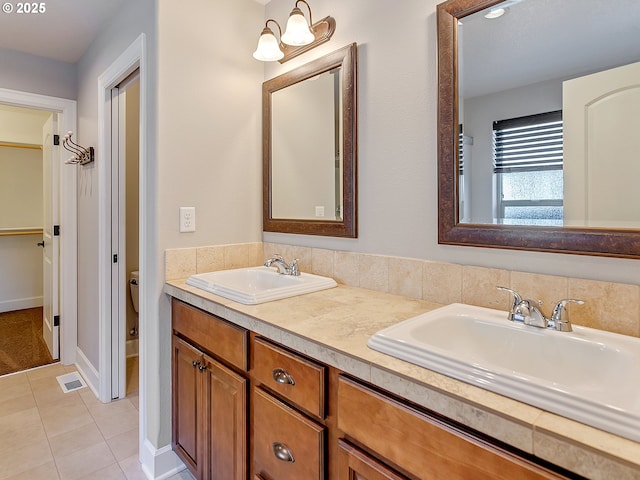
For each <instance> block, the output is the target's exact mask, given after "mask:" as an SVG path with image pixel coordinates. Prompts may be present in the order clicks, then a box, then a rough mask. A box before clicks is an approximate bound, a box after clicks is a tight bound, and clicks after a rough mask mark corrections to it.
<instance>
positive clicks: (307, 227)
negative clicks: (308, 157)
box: [262, 43, 358, 238]
mask: <svg viewBox="0 0 640 480" xmlns="http://www.w3.org/2000/svg"><path fill="white" fill-rule="evenodd" d="M337 67H341V68H342V72H341V75H342V85H341V88H342V181H343V193H342V220H341V221H339V220H313V219H310V220H303V219H300V220H298V219H282V218H273V217H272V215H271V210H272V208H271V207H272V191H271V179H272V171H271V161H272V158H271V154H272V152H271V108H272V106H271V94H272V93H273V92H276V91H278V90H281V89H283V88H286V87H288V86H290V85H293V84H296V83H298V82H301V81H303V80H306V79H308V78H311V77H315V76H316V75H319V74H321V73H323V72H326V71H329V70H332V69H334V68H337ZM356 79H357V45H356V44H355V43H352V44H351V45H348V46H346V47H344V48H341V49H340V50H337V51H335V52H333V53H329V54H327V55H325V56H323V57H321V58H318V59H317V60H313V61H311V62H309V63H307V64H305V65H302V66H300V67H298V68H295V69H293V70H291V71H290V72H287V73H284V74H282V75H280V76H278V77H275V78H273V79H271V80H268V81H266V82H264V83H263V84H262V178H263V179H262V190H263V208H262V212H263V213H262V229H263V231H265V232H281V233H297V234H302V235H325V236H332V237H349V238H355V237H357V236H358V228H357V210H358V208H357V168H356V167H357V157H358V155H357V146H358V139H357V90H356Z"/></svg>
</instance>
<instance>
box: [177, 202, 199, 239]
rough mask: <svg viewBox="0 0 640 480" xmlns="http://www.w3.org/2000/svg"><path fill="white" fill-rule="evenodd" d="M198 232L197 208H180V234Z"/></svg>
mask: <svg viewBox="0 0 640 480" xmlns="http://www.w3.org/2000/svg"><path fill="white" fill-rule="evenodd" d="M195 231H196V207H180V233H184V232H195Z"/></svg>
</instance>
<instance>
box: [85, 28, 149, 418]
mask: <svg viewBox="0 0 640 480" xmlns="http://www.w3.org/2000/svg"><path fill="white" fill-rule="evenodd" d="M144 53H145V35H144V34H141V35H140V36H139V37H138V38H137V39H136V40H135V41H134V42H133V43H132V44H131V45H129V47H128V48H127V49H126V50H125V51H124V52H123V53H122V54H120V56H119V57H118V58H117V59H116V60H115V61H114V62H113V63H112V64H111V65H110V66H109V67H108V68H107V70H105V71H104V72H103V73H102V74H101V75H100V77H99V78H98V98H99V101H98V147H97V157H98V158H100V159H102V161H101V162H100V163H99V164H98V188H99V190H100V192H101V195H100V196H99V205H98V225H99V232H98V239H99V240H98V242H99V245H98V311H99V331H100V340H99V349H100V352H99V368H98V373H99V382H98V383H99V391H98V397H99V399H100V401H102V402H110V401H111V400H112V399H113V396H112V385H113V380H114V373H115V375H117V376H118V377H122V376H124V375H125V371H123V369H125V368H126V364H125V363H124V362H120V361H118V360H117V357H119V356H122V355H125V356H126V353H125V352H124V351H118V348H117V347H116V348H114V344H113V343H112V338H111V332H112V322H113V319H114V318H116V319H118V317H119V315H118V312H117V311H116V312H114V311H113V305H112V291H113V289H115V288H118V287H120V286H123V285H124V281H125V280H126V279H124V278H120V279H119V281H118V282H116V283H119V284H120V285H113V283H114V280H113V278H112V268H113V262H112V258H113V257H112V255H113V254H114V253H118V252H113V251H112V216H111V208H112V204H113V203H112V202H113V195H112V191H111V177H112V160H113V158H117V156H118V152H117V151H114V150H115V149H116V148H117V142H114V141H113V138H112V125H113V123H112V109H111V102H112V90H113V89H114V88H116V87H117V86H118V85H119V84H120V83H121V82H122V81H124V80H125V79H126V78H127V77H129V75H131V74H132V73H133V72H135V71H136V70H139V72H140V73H139V75H140V124H139V128H140V147H139V148H140V188H139V192H140V193H139V195H140V206H139V208H140V210H139V211H140V223H139V229H140V240H139V242H140V243H139V246H138V248H139V251H140V264H139V272H140V290H139V293H140V297H139V306H138V307H139V308H138V310H139V312H138V328H139V330H138V331H139V335H138V342H139V351H140V372H141V374H140V380H139V383H140V390H141V392H142V391H143V390H144V375H143V373H142V372H143V371H144V369H143V364H144V357H143V353H144V341H143V339H144V337H143V332H144V328H143V325H144V323H145V318H146V312H147V302H146V299H145V293H144V292H145V291H146V290H147V289H146V288H145V285H146V282H147V280H146V275H145V272H146V268H145V265H146V264H148V260H147V255H146V251H147V248H146V240H147V238H148V237H149V234H148V233H147V232H148V231H149V228H146V225H147V221H145V217H144V215H143V214H142V212H144V211H146V198H147V190H148V189H147V180H146V178H147V176H146V175H145V172H146V171H147V168H148V166H147V132H146V130H147V127H146V125H147V114H146V112H147V91H146V83H147V82H146V76H147V68H146V59H145V54H144ZM114 145H115V146H114ZM123 258H124V256H123ZM118 262H120V259H118ZM120 276H122V275H120ZM118 328H119V330H121V331H125V330H126V324H125V325H118ZM123 342H124V340H123ZM114 361H115V363H116V364H118V365H120V368H119V369H118V370H117V371H116V372H113V370H112V367H113V364H114ZM119 383H121V382H119ZM119 395H122V396H124V392H120V393H119ZM141 423H142V422H141ZM141 430H142V425H141Z"/></svg>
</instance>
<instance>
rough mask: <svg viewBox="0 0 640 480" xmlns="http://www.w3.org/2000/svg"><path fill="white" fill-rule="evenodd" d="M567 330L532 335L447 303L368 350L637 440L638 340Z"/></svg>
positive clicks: (488, 313) (374, 340)
mask: <svg viewBox="0 0 640 480" xmlns="http://www.w3.org/2000/svg"><path fill="white" fill-rule="evenodd" d="M573 328H574V331H573V332H556V331H551V330H545V329H539V328H536V327H531V326H527V325H522V324H518V323H514V322H510V321H509V320H507V313H506V312H504V311H500V310H493V309H487V308H482V307H475V306H471V305H464V304H452V305H448V306H446V307H442V308H438V309H436V310H432V311H430V312H427V313H425V314H423V315H419V316H417V317H413V318H410V319H408V320H406V321H404V322H400V323H398V324H396V325H393V326H391V327H388V328H386V329H383V330H381V331H379V332H377V333H376V334H375V335H373V336H372V337H371V338H370V339H369V342H368V344H369V347H370V348H372V349H374V350H378V351H380V352H383V353H386V354H388V355H391V356H394V357H396V358H400V359H402V360H406V361H408V362H411V363H414V364H416V365H419V366H422V367H425V368H428V369H430V370H434V371H436V372H439V373H442V374H444V375H447V376H450V377H452V378H456V379H458V380H461V381H464V382H466V383H470V384H472V385H476V386H479V387H481V388H484V389H486V390H489V391H492V392H495V393H499V394H502V395H505V396H507V397H510V398H514V399H516V400H519V401H522V402H524V403H528V404H530V405H533V406H535V407H538V408H541V409H543V410H547V411H549V412H552V413H556V414H558V415H562V416H564V417H567V418H571V419H573V420H577V421H579V422H582V423H585V424H587V425H591V426H593V427H596V428H600V429H602V430H605V431H607V432H610V433H614V434H616V435H620V436H623V437H625V438H629V439H631V440H634V441H640V387H639V386H638V378H640V339H637V338H634V337H628V336H625V335H618V334H614V333H609V332H604V331H600V330H595V329H590V328H586V327H580V326H576V325H574V327H573ZM485 333H486V335H485ZM483 342H486V343H483ZM547 347H548V348H547ZM554 349H555V350H557V351H554ZM512 360H513V361H512ZM510 363H512V364H515V368H510V366H511V367H513V366H514V365H510Z"/></svg>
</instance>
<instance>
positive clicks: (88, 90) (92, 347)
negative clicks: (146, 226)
mask: <svg viewBox="0 0 640 480" xmlns="http://www.w3.org/2000/svg"><path fill="white" fill-rule="evenodd" d="M156 24H157V17H156V0H137V1H135V2H124V3H123V4H122V6H121V8H120V9H119V10H118V12H117V13H116V15H115V16H114V18H113V19H111V21H110V23H109V24H108V25H106V27H105V28H104V29H103V30H102V31H101V32H100V34H99V35H98V37H97V38H96V39H95V41H94V42H93V43H92V45H91V46H90V48H89V49H88V50H87V52H86V53H85V54H84V55H83V56H82V58H81V59H80V61H79V62H78V67H77V68H78V136H77V138H78V142H79V143H80V144H83V145H87V146H94V147H96V146H97V144H98V79H99V77H100V75H101V74H103V73H104V72H105V71H106V70H107V69H108V68H109V67H110V66H111V65H112V64H113V63H114V62H115V60H116V59H117V58H118V57H119V56H120V55H121V54H122V53H123V52H124V51H125V50H126V49H127V48H128V47H129V46H130V45H131V44H132V43H133V42H134V41H135V40H136V39H137V38H138V37H139V36H140V34H141V33H144V34H145V38H146V48H147V51H146V54H147V67H148V72H147V74H148V75H147V77H146V84H144V85H143V84H142V83H141V88H144V90H145V91H146V92H147V96H148V108H147V110H146V111H145V114H146V115H147V117H148V119H149V121H148V124H147V128H146V136H147V139H148V144H147V145H146V146H145V148H146V153H147V156H148V158H149V162H150V163H151V164H152V165H155V164H156V163H157V158H156V122H157V120H156V117H157V115H156V112H157V110H156V92H157V87H156V75H155V72H156V71H157V63H156V62H157V54H156V50H157V47H156ZM104 160H105V159H104V158H100V156H99V155H97V156H96V160H95V162H94V163H92V164H89V165H87V166H83V167H77V168H78V348H79V350H81V352H82V353H83V354H84V355H85V357H86V358H87V360H88V361H89V362H90V364H91V367H93V368H94V369H95V370H96V371H98V368H99V353H100V347H99V343H100V332H99V323H98V322H99V311H98V309H99V305H98V289H99V265H98V252H99V239H98V230H99V225H98V216H99V199H100V197H101V196H102V195H104V192H101V191H100V190H99V179H98V170H99V169H98V165H99V164H100V162H103V161H104ZM151 176H152V177H154V176H155V172H154V171H152V172H151ZM154 181H155V180H154V178H151V180H150V182H151V184H152V185H153V184H154ZM155 192H156V190H155V188H153V189H151V193H150V196H151V198H150V204H151V207H154V206H155ZM145 214H147V215H150V216H153V215H155V211H154V210H152V209H150V210H149V211H148V212H145ZM153 233H154V232H152V238H151V241H150V244H149V245H148V248H151V249H152V250H153V251H155V244H154V242H155V240H156V239H155V235H153ZM160 262H161V259H160V258H159V257H158V263H160ZM148 270H149V271H148V274H149V275H151V278H156V276H157V274H156V271H157V268H156V265H150V266H149V269H148ZM160 295H161V294H160V290H159V289H157V290H156V291H155V293H154V299H153V300H154V303H157V298H158V297H159V296H160ZM150 323H151V325H157V308H153V309H151V315H150ZM148 335H149V338H150V340H149V341H150V344H151V346H152V347H153V349H152V350H153V351H152V353H151V354H150V356H149V360H148V363H149V364H150V365H151V369H152V372H151V374H149V375H148V378H149V382H148V385H147V390H146V391H147V393H146V394H144V395H141V413H142V414H143V415H144V417H143V418H142V419H141V425H144V427H145V429H146V432H145V433H143V435H144V436H145V437H146V438H145V439H144V440H148V441H149V442H150V443H151V444H152V445H155V446H164V445H166V444H167V443H168V442H167V440H166V438H167V437H168V434H167V433H166V432H163V434H162V435H163V439H162V440H161V442H160V443H159V440H158V438H159V437H160V433H159V430H160V426H159V424H160V420H159V418H160V413H159V407H158V403H159V402H160V397H161V395H160V393H159V388H160V387H159V386H158V372H157V368H158V363H159V361H158V358H157V357H158V354H157V348H155V347H156V345H157V341H156V340H155V337H154V334H153V331H150V332H148ZM153 352H156V353H155V354H154V353H153ZM165 388H166V386H165ZM147 418H149V420H147ZM165 423H166V424H167V425H165V426H163V428H164V429H165V430H167V431H168V425H169V423H170V421H169V420H165Z"/></svg>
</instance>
